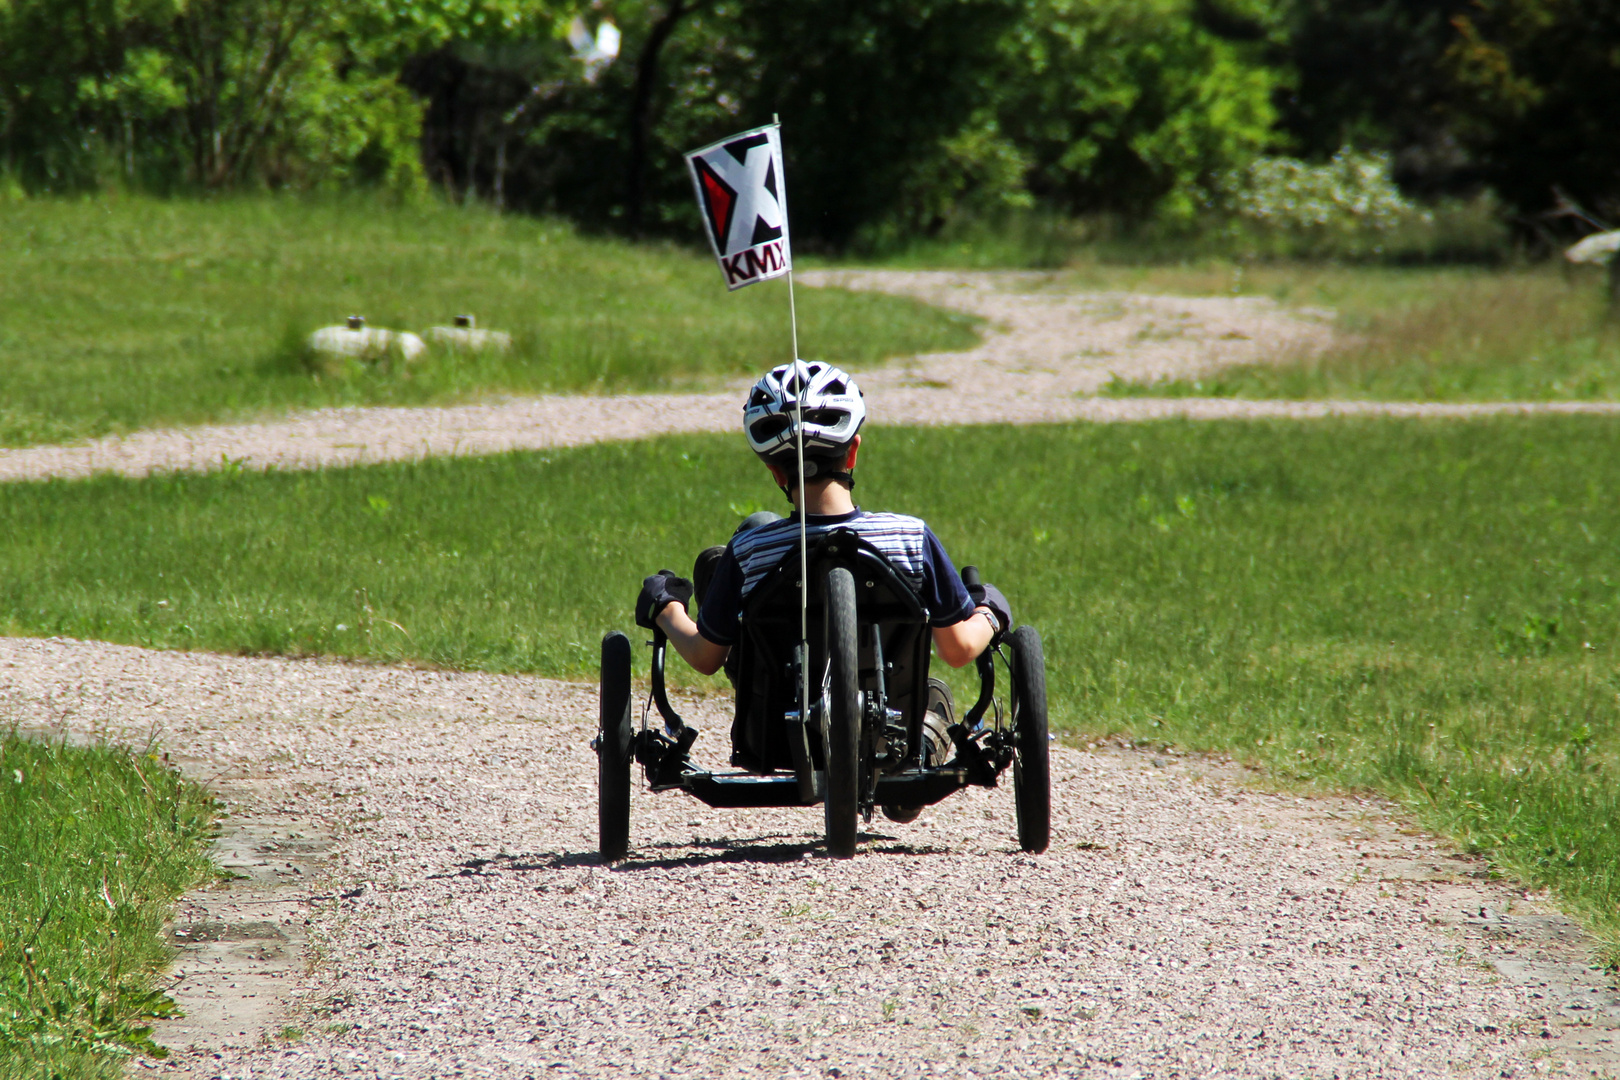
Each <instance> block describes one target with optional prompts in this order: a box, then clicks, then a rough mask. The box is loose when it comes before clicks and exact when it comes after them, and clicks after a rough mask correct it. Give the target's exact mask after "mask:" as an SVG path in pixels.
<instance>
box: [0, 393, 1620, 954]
mask: <svg viewBox="0 0 1620 1080" xmlns="http://www.w3.org/2000/svg"><path fill="white" fill-rule="evenodd" d="M862 461H863V466H864V467H863V469H862V473H861V484H860V487H859V489H858V494H859V496H860V498H861V501H862V502H863V503H864V504H866V505H867V506H870V507H874V508H882V507H891V508H898V509H906V510H909V511H911V512H915V513H920V514H923V515H925V516H926V517H927V518H928V519H929V520H930V521H931V522H932V523H933V524H934V525H935V527H936V529H937V530H938V532H939V533H940V535H941V537H942V538H943V539H944V541H945V543H946V545H947V547H948V548H949V549H950V550H951V552H952V553H953V555H954V556H955V557H956V558H957V559H958V560H959V561H961V562H976V563H978V564H980V565H981V566H983V567H984V568H985V571H986V576H987V577H988V578H989V579H990V580H993V581H995V582H997V583H998V584H999V585H1001V586H1002V587H1003V588H1004V590H1005V591H1006V592H1007V594H1008V595H1009V597H1011V598H1012V601H1013V603H1014V606H1015V610H1016V612H1017V614H1018V615H1019V616H1020V617H1021V618H1022V619H1025V620H1028V621H1030V622H1032V623H1034V624H1035V625H1037V626H1038V627H1040V628H1041V630H1042V632H1043V634H1044V635H1045V637H1046V640H1047V647H1048V656H1049V660H1050V669H1051V670H1050V685H1051V690H1052V695H1053V704H1054V707H1055V712H1056V719H1057V722H1058V723H1059V725H1060V727H1061V729H1062V730H1064V731H1066V732H1069V733H1071V734H1074V735H1079V736H1085V735H1098V734H1105V733H1127V734H1130V735H1131V736H1133V737H1135V738H1138V739H1143V740H1149V741H1153V742H1164V743H1169V744H1176V745H1179V746H1182V747H1187V748H1192V749H1208V750H1221V751H1227V752H1231V753H1234V754H1236V755H1238V756H1239V757H1241V758H1243V759H1245V760H1250V761H1255V762H1258V763H1262V764H1264V765H1266V766H1268V767H1270V768H1271V769H1272V770H1273V772H1274V775H1276V776H1277V777H1279V778H1282V779H1283V780H1285V781H1290V782H1292V781H1297V782H1299V783H1303V784H1307V785H1310V784H1320V785H1324V786H1327V787H1335V788H1336V787H1350V788H1371V789H1376V790H1379V791H1383V792H1385V793H1387V794H1389V795H1391V796H1393V797H1395V798H1397V799H1399V800H1401V801H1402V802H1404V803H1405V804H1407V805H1408V806H1410V807H1411V808H1412V809H1413V811H1414V812H1415V813H1416V815H1417V816H1418V817H1419V818H1420V819H1421V820H1422V821H1423V822H1424V823H1426V824H1427V825H1430V826H1432V827H1435V828H1437V829H1440V830H1441V831H1443V832H1445V833H1447V834H1449V835H1452V836H1454V837H1457V838H1458V839H1460V840H1461V841H1462V842H1463V843H1465V844H1467V845H1469V846H1470V847H1473V848H1476V849H1479V850H1482V851H1486V852H1489V853H1491V855H1492V857H1493V858H1494V859H1495V860H1496V861H1497V863H1498V864H1499V865H1500V866H1501V867H1503V868H1504V869H1505V870H1507V871H1509V872H1511V873H1513V874H1516V875H1519V876H1521V877H1522V878H1523V879H1525V880H1527V881H1531V882H1536V883H1543V882H1545V883H1552V884H1556V885H1558V886H1559V887H1561V888H1562V889H1563V890H1564V891H1565V895H1566V896H1567V897H1568V898H1569V899H1570V901H1571V902H1572V903H1573V904H1574V905H1576V906H1577V907H1578V908H1580V909H1581V910H1582V911H1584V912H1585V913H1586V914H1587V915H1588V916H1590V917H1592V918H1593V919H1594V920H1596V925H1598V927H1599V928H1600V930H1602V932H1604V933H1606V934H1608V935H1609V940H1610V941H1611V942H1616V941H1620V906H1617V905H1620V836H1617V835H1616V833H1617V823H1620V775H1617V771H1616V770H1617V769H1620V662H1617V657H1620V569H1617V567H1616V565H1615V559H1614V551H1615V547H1614V544H1615V537H1616V536H1617V535H1620V503H1617V502H1616V500H1615V499H1614V498H1613V492H1614V490H1616V489H1617V488H1620V428H1617V427H1616V426H1615V425H1613V424H1611V423H1607V422H1603V421H1600V420H1592V419H1582V418H1556V417H1549V418H1504V419H1496V420H1490V421H1479V422H1469V423H1455V422H1451V423H1413V422H1402V421H1357V422H1350V421H1343V422H1340V421H1334V422H1329V421H1317V422H1309V423H1262V424H1243V423H1235V422H1224V423H1216V424H1192V423H1161V424H1140V425H1119V426H1102V427H1095V426H1085V427H1082V426H1074V427H1031V428H974V429H973V430H972V431H971V433H970V434H959V433H955V432H952V431H950V430H947V429H933V430H927V429H919V430H905V429H880V430H878V431H876V432H874V433H873V434H872V437H871V439H870V440H869V443H868V446H867V452H866V453H865V454H863V457H862ZM779 505H780V496H779V495H778V494H777V493H776V492H775V491H774V490H772V489H771V488H770V486H769V484H768V482H767V481H766V480H765V478H764V475H763V473H762V471H761V470H760V469H759V467H758V465H757V464H756V463H755V462H754V461H753V460H752V458H751V456H750V455H749V454H748V453H747V452H746V450H745V449H743V447H742V446H741V445H740V443H739V440H737V439H736V438H734V437H720V436H715V437H696V436H694V437H684V438H671V439H663V440H658V441H654V442H648V443H637V444H619V445H603V446H595V447H589V448H582V449H578V450H571V451H565V452H557V453H553V454H548V455H534V454H519V455H509V456H504V457H498V458H488V459H478V460H465V459H463V460H434V461H427V462H423V463H418V464H402V465H389V466H378V467H371V468H364V469H350V470H340V471H328V472H320V473H290V474H274V473H272V474H251V473H234V474H233V473H226V474H215V475H206V476H175V477H162V478H153V479H148V480H143V481H130V480H120V479H112V478H105V479H97V480H92V481H85V482H73V483H69V482H50V483H42V484H29V485H13V486H10V487H7V488H6V489H4V492H3V497H0V630H4V632H7V633H13V634H70V635H75V636H81V637H92V638H102V639H108V640H114V641H125V642H133V643H138V644H144V645H156V646H165V647H197V648H213V649H225V650H248V651H256V652H287V653H299V652H320V653H338V654H348V655H357V656H372V657H377V658H380V659H389V660H393V659H403V658H413V659H417V660H421V661H424V662H428V663H432V664H442V665H448V666H452V667H460V668H476V669H492V670H518V671H534V672H543V673H546V674H552V675H562V676H575V677H589V676H591V675H592V673H593V668H594V664H595V661H596V653H597V647H598V644H597V643H598V642H599V640H600V638H601V635H602V633H603V631H605V630H607V629H609V628H615V627H617V628H628V627H629V626H630V624H631V619H630V605H631V601H632V599H633V597H634V595H635V592H636V588H637V585H638V583H639V579H640V576H641V575H642V574H643V573H646V572H649V571H651V570H653V569H655V568H657V567H659V566H662V565H669V566H674V567H678V568H679V567H683V566H686V565H689V562H690V559H691V556H692V555H693V553H695V552H696V551H697V550H698V549H699V548H700V547H702V546H704V545H706V544H709V543H713V542H716V541H717V540H721V539H724V537H725V536H726V535H727V534H728V533H729V531H730V529H731V527H732V525H733V524H734V523H735V521H736V519H737V518H738V517H739V516H741V515H742V514H745V513H748V512H751V511H752V510H754V509H757V508H759V507H761V506H764V507H777V506H779ZM682 670H684V669H682ZM687 678H688V679H689V680H691V681H692V682H694V683H696V682H701V680H696V679H695V678H694V677H692V676H690V674H689V673H688V675H687ZM710 737H711V738H712V737H722V738H723V735H721V734H719V733H713V734H711V736H710ZM1616 958H1617V959H1620V953H1617V954H1616Z"/></svg>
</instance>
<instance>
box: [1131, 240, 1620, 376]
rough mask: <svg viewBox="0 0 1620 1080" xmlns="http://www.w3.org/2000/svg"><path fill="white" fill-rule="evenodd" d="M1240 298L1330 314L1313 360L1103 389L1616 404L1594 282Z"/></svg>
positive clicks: (1444, 275) (1324, 282)
mask: <svg viewBox="0 0 1620 1080" xmlns="http://www.w3.org/2000/svg"><path fill="white" fill-rule="evenodd" d="M1246 289H1247V290H1252V291H1259V292H1269V293H1270V294H1271V295H1272V296H1274V297H1276V298H1278V299H1280V300H1283V301H1284V302H1286V303H1305V304H1309V305H1313V306H1321V305H1327V306H1329V307H1331V308H1333V309H1335V310H1336V311H1337V312H1338V316H1337V321H1338V324H1339V328H1340V330H1341V337H1340V341H1339V342H1338V343H1337V344H1336V345H1334V346H1332V347H1330V348H1329V349H1327V350H1326V351H1325V352H1320V353H1312V354H1308V355H1304V356H1295V357H1293V358H1291V359H1288V358H1284V362H1281V363H1279V362H1278V361H1277V360H1276V359H1274V358H1268V359H1267V360H1266V361H1265V362H1264V363H1258V364H1253V365H1248V366H1241V367H1232V368H1226V369H1224V370H1222V371H1219V372H1217V373H1215V374H1213V375H1207V376H1201V377H1199V378H1194V379H1171V380H1165V381H1158V382H1150V383H1138V382H1131V381H1128V380H1121V379H1114V380H1111V381H1110V382H1109V383H1108V384H1107V386H1106V387H1105V388H1104V393H1105V394H1107V395H1110V396H1117V397H1133V396H1140V395H1152V396H1161V397H1243V398H1371V399H1381V400H1382V399H1393V400H1406V401H1549V400H1575V401H1590V400H1605V401H1612V400H1615V399H1617V398H1620V326H1616V324H1614V323H1613V322H1611V321H1608V320H1607V319H1606V318H1605V310H1604V299H1603V290H1602V289H1601V288H1600V287H1599V284H1598V282H1597V281H1596V280H1595V275H1593V274H1589V273H1585V272H1582V271H1569V270H1560V269H1552V268H1547V267H1541V268H1533V269H1524V268H1519V269H1510V270H1482V269H1478V268H1474V269H1467V270H1458V269H1454V268H1453V269H1404V270H1396V269H1384V270H1374V269H1358V270H1346V269H1316V270H1305V271H1298V272H1294V273H1292V274H1289V275H1284V274H1282V273H1281V272H1280V268H1261V269H1256V270H1252V271H1251V272H1250V273H1249V275H1248V278H1247V282H1246Z"/></svg>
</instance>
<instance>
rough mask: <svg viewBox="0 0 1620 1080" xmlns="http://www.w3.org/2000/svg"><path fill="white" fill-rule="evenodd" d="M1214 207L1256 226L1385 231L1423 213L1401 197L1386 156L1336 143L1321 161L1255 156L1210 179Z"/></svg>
mask: <svg viewBox="0 0 1620 1080" xmlns="http://www.w3.org/2000/svg"><path fill="white" fill-rule="evenodd" d="M1216 200H1217V205H1219V206H1220V207H1221V209H1224V210H1226V211H1228V212H1229V213H1232V214H1234V215H1236V216H1237V217H1240V218H1244V219H1247V220H1249V221H1252V222H1255V223H1257V224H1259V225H1263V226H1267V227H1270V228H1280V229H1289V230H1294V231H1297V232H1307V233H1308V232H1312V231H1324V232H1340V233H1359V232H1385V231H1388V230H1391V229H1395V228H1398V227H1399V226H1401V225H1402V224H1404V223H1405V222H1407V221H1409V220H1413V219H1416V220H1418V221H1422V220H1425V219H1426V218H1427V217H1428V215H1427V214H1425V212H1424V211H1422V210H1420V209H1419V208H1418V207H1416V206H1414V205H1413V204H1412V203H1411V202H1410V201H1409V200H1408V199H1406V198H1405V197H1404V196H1402V195H1401V192H1400V189H1399V188H1397V187H1396V186H1395V183H1394V181H1393V180H1391V179H1390V175H1389V156H1388V155H1387V154H1380V153H1367V154H1363V153H1357V152H1356V151H1354V150H1352V149H1351V148H1350V147H1348V146H1346V147H1341V148H1340V149H1339V151H1338V152H1337V153H1336V154H1334V155H1333V159H1332V160H1331V161H1329V162H1327V163H1326V164H1324V165H1311V164H1309V163H1307V162H1304V161H1300V160H1299V159H1297V158H1289V157H1258V158H1255V159H1254V160H1252V161H1251V162H1249V164H1248V165H1247V166H1246V167H1245V168H1242V169H1235V170H1232V171H1230V172H1228V173H1226V174H1225V175H1223V176H1222V177H1220V179H1219V180H1218V181H1217V182H1216Z"/></svg>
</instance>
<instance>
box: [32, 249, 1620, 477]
mask: <svg viewBox="0 0 1620 1080" xmlns="http://www.w3.org/2000/svg"><path fill="white" fill-rule="evenodd" d="M800 280H801V281H802V282H804V283H805V284H809V285H816V286H822V287H841V288H852V289H876V290H880V291H885V292H890V293H893V294H896V295H903V296H910V297H914V298H916V299H921V300H925V301H928V302H930V303H936V304H940V305H942V306H946V307H951V308H954V309H956V310H960V311H967V312H971V313H974V314H977V315H981V316H983V317H985V318H986V319H988V320H989V327H990V329H989V330H988V332H987V333H986V335H985V338H984V340H983V341H982V342H981V343H980V344H979V345H978V346H977V347H976V348H974V349H970V350H967V351H965V352H958V353H930V354H926V355H922V356H915V357H910V358H905V359H899V360H894V361H891V362H890V363H889V364H887V365H885V366H883V367H880V368H876V369H873V370H871V371H864V372H860V377H861V384H862V387H863V388H864V389H865V390H866V392H867V396H868V400H869V403H870V406H871V411H872V418H873V423H874V424H877V425H899V424H910V425H930V424H991V423H1055V422H1064V421H1090V422H1095V423H1116V422H1126V421H1142V420H1161V419H1166V418H1171V417H1186V418H1189V419H1194V420H1238V419H1256V418H1276V419H1316V418H1321V417H1330V416H1402V417H1455V418H1469V417H1479V416H1494V415H1502V414H1523V413H1543V412H1545V413H1578V414H1602V415H1620V403H1593V402H1554V403H1511V402H1509V403H1495V404H1461V405H1458V404H1431V403H1419V402H1369V401H1245V400H1238V399H1232V398H1181V399H1171V398H1099V397H1096V396H1093V395H1095V394H1096V393H1097V391H1098V390H1100V389H1101V388H1102V386H1103V385H1104V384H1106V383H1107V381H1108V380H1109V379H1110V378H1111V377H1113V376H1114V375H1116V374H1117V375H1119V376H1121V377H1122V378H1126V379H1133V380H1134V379H1151V378H1155V377H1159V376H1190V375H1196V374H1200V373H1206V372H1208V371H1211V370H1214V369H1216V368H1219V367H1221V366H1223V365H1227V364H1238V363H1251V362H1256V361H1264V360H1267V359H1278V358H1284V357H1288V356H1295V355H1298V354H1299V353H1300V352H1301V351H1308V350H1310V349H1313V348H1319V347H1321V346H1322V345H1324V344H1326V343H1327V341H1328V340H1329V339H1330V331H1329V330H1328V328H1327V326H1326V323H1325V321H1324V313H1321V312H1311V311H1306V312H1304V313H1300V312H1297V311H1290V310H1288V309H1284V308H1281V307H1279V306H1278V305H1276V304H1274V303H1272V302H1271V301H1269V300H1265V299H1261V298H1255V297H1170V296H1150V295H1139V294H1133V293H1121V292H1073V291H1068V290H1064V289H1060V288H1058V287H1056V286H1055V285H1054V284H1053V278H1052V276H1051V275H1042V274H1026V273H1006V272H995V273H989V272H978V273H970V272H950V271H894V270H886V271H815V272H812V273H807V274H803V275H801V276H800ZM742 389H743V384H741V383H739V384H737V385H736V386H733V387H730V388H728V389H726V390H724V391H723V392H716V393H701V394H697V393H694V394H646V395H639V394H633V395H615V396H589V395H575V396H566V395H551V396H542V397H534V398H522V399H514V400H508V401H500V402H493V403H488V404H479V405H459V406H448V407H430V408H343V409H318V410H312V411H308V412H302V413H297V414H294V415H292V416H290V417H287V418H286V419H282V420H275V421H268V422H264V423H254V424H211V425H202V426H198V427H189V428H174V429H163V430H149V431H138V432H135V433H133V434H130V435H125V436H113V437H108V438H103V439H97V440H94V441H92V442H88V443H83V444H78V445H69V446H35V447H26V448H22V449H10V450H0V483H3V482H12V481H21V480H39V479H45V478H48V477H84V476H89V475H92V474H94V473H99V472H111V473H116V474H120V475H124V476H144V475H146V474H148V473H151V472H154V471H168V470H207V469H217V468H219V467H221V465H224V464H226V463H233V462H234V463H236V464H239V465H241V466H243V467H247V468H254V469H266V468H278V469H312V468H321V467H323V466H346V465H359V464H366V463H371V462H381V461H399V460H411V459H416V458H421V457H426V456H432V455H451V454H466V455H478V454H494V453H502V452H505V451H509V450H539V449H547V448H550V447H558V446H575V445H579V444H582V443H590V442H604V441H611V440H620V439H635V438H644V437H647V436H652V435H662V434H670V433H674V432H699V431H721V432H726V431H734V430H736V426H737V423H738V420H739V402H740V401H741V398H742Z"/></svg>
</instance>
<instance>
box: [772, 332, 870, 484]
mask: <svg viewBox="0 0 1620 1080" xmlns="http://www.w3.org/2000/svg"><path fill="white" fill-rule="evenodd" d="M801 399H802V400H801ZM801 408H802V413H803V417H804V474H805V476H807V477H812V478H813V477H820V476H829V475H835V474H837V475H841V476H843V477H845V478H847V476H848V474H847V473H844V472H843V468H844V460H845V456H846V454H847V453H848V451H849V444H850V443H851V442H853V441H854V439H855V435H856V433H857V432H859V431H860V430H861V425H862V424H863V423H865V422H866V400H865V398H864V397H863V395H862V394H861V388H860V387H858V386H856V385H855V380H854V379H852V378H850V377H849V373H848V372H846V371H843V370H841V369H840V368H836V367H833V366H832V365H831V364H824V363H822V362H821V361H819V360H815V361H811V362H810V363H806V362H805V361H803V360H796V361H794V362H793V363H791V364H783V365H782V366H781V367H778V368H774V369H772V370H771V371H770V373H768V374H767V375H765V376H764V377H763V378H761V379H760V380H759V382H757V383H755V384H754V388H753V389H752V390H750V391H749V393H748V401H747V402H746V403H745V404H744V405H743V431H744V433H745V434H747V436H748V445H749V446H751V447H753V448H754V453H756V454H758V455H759V456H760V457H761V458H762V459H764V460H765V462H766V463H767V464H770V465H775V466H777V467H778V468H782V469H785V470H786V471H787V473H788V475H789V476H792V475H794V474H795V473H796V472H797V468H796V466H797V451H796V450H795V443H796V441H797V432H796V431H795V429H794V420H795V418H796V417H797V416H798V415H799V414H800V412H801Z"/></svg>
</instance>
